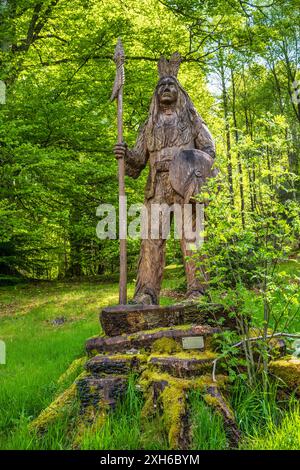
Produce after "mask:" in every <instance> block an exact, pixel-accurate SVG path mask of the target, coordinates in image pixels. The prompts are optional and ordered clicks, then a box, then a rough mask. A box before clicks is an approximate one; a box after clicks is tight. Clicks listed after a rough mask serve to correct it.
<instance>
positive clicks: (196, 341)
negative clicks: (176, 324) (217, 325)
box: [182, 336, 204, 349]
mask: <svg viewBox="0 0 300 470" xmlns="http://www.w3.org/2000/svg"><path fill="white" fill-rule="evenodd" d="M182 347H183V349H203V348H204V339H203V336H186V337H185V338H182Z"/></svg>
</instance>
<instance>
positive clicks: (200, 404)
mask: <svg viewBox="0 0 300 470" xmlns="http://www.w3.org/2000/svg"><path fill="white" fill-rule="evenodd" d="M189 403H190V410H191V413H190V414H191V426H192V427H191V429H192V443H191V449H194V450H224V449H226V448H227V447H228V446H227V439H226V434H225V431H224V425H223V421H222V419H221V417H220V416H218V415H217V414H216V413H214V412H213V411H212V410H211V409H210V408H209V407H208V406H207V405H206V404H205V402H204V401H203V399H202V397H201V393H200V392H199V391H198V390H195V391H192V392H191V393H190V394H189Z"/></svg>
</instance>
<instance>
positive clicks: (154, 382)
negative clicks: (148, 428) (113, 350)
mask: <svg viewBox="0 0 300 470" xmlns="http://www.w3.org/2000/svg"><path fill="white" fill-rule="evenodd" d="M217 381H218V385H219V387H220V389H224V390H225V389H226V383H227V378H226V377H225V376H223V375H217ZM139 384H140V386H141V388H142V390H143V392H144V396H145V405H144V408H143V416H151V415H153V414H154V413H157V412H158V413H160V414H161V417H162V419H163V422H164V425H165V428H166V432H167V433H168V437H169V446H170V448H171V449H188V448H189V443H190V421H189V408H188V403H187V395H188V391H189V390H200V392H201V393H202V394H203V396H204V398H205V399H206V400H207V397H208V396H210V397H211V401H212V395H213V394H214V395H215V396H214V403H212V402H211V403H209V404H210V405H211V406H212V405H213V406H214V408H215V409H216V410H217V411H218V412H220V414H221V416H222V418H223V419H224V422H225V426H226V429H227V430H228V442H229V445H230V446H231V447H236V444H237V439H238V437H239V433H238V430H237V427H236V424H235V421H234V416H233V414H232V412H231V410H230V407H229V405H228V404H227V403H226V400H225V398H224V396H223V395H221V392H220V391H219V389H217V387H216V385H215V384H214V382H212V378H211V375H210V374H206V375H202V376H201V377H192V378H177V377H173V376H171V375H170V374H168V373H162V372H157V371H156V370H151V368H150V369H149V368H148V369H147V370H145V371H144V372H143V374H142V375H141V377H140V380H139ZM216 390H218V395H217V393H216V392H215V391H216Z"/></svg>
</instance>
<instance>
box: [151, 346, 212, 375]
mask: <svg viewBox="0 0 300 470" xmlns="http://www.w3.org/2000/svg"><path fill="white" fill-rule="evenodd" d="M216 357H217V354H214V353H211V352H206V353H202V354H201V353H200V354H198V355H197V356H196V355H190V356H187V357H178V356H177V355H174V356H152V357H150V359H149V365H152V366H153V367H154V368H155V369H157V370H159V371H161V372H163V373H167V374H170V375H172V376H173V377H179V378H187V377H196V376H199V375H203V374H207V373H209V372H210V371H212V367H213V360H214V359H215V358H216Z"/></svg>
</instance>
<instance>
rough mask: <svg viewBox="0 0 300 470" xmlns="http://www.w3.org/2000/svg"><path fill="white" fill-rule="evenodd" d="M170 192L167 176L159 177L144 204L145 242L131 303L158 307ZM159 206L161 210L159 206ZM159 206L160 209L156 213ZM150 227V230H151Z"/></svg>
mask: <svg viewBox="0 0 300 470" xmlns="http://www.w3.org/2000/svg"><path fill="white" fill-rule="evenodd" d="M173 198H174V196H173V189H172V188H171V186H170V183H169V179H168V173H159V174H158V175H157V178H156V188H155V195H154V196H153V197H152V198H151V199H149V200H146V201H145V203H144V205H145V207H146V209H147V212H146V214H145V215H146V218H147V230H146V232H147V233H148V238H147V239H144V240H142V243H141V251H140V258H139V263H138V274H137V281H136V287H135V293H134V299H133V300H134V302H135V303H142V304H154V305H158V304H159V293H160V287H161V282H162V278H163V272H164V267H165V247H166V238H167V236H168V234H169V230H170V223H169V222H171V220H172V218H173V213H172V211H170V213H169V212H168V210H167V213H168V215H167V213H164V215H163V212H164V210H163V206H164V208H167V209H168V208H169V207H170V206H171V205H172V204H173V202H174V199H173ZM161 205H163V206H161ZM158 206H160V209H158ZM151 223H152V224H153V226H151Z"/></svg>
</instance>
